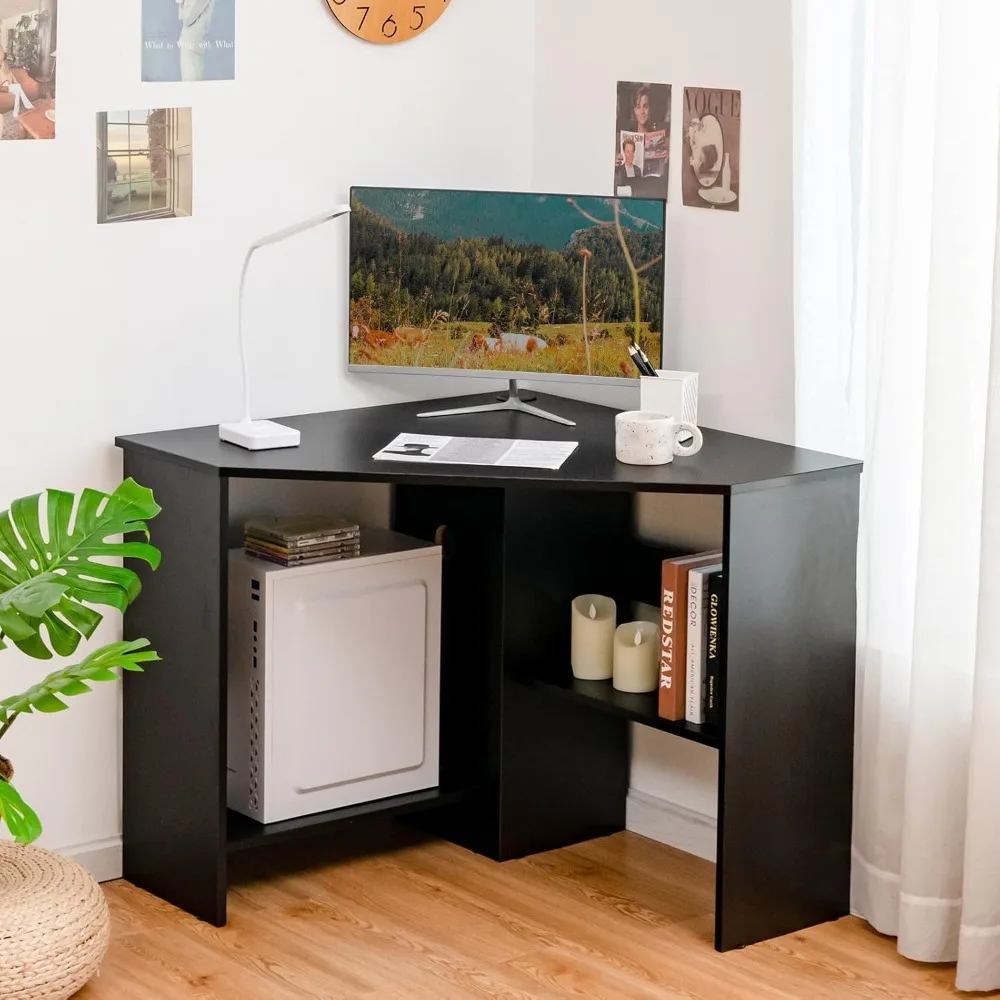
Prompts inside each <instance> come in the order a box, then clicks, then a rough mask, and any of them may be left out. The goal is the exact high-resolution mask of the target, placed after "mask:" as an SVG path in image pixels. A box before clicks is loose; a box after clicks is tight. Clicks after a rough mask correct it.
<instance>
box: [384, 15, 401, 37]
mask: <svg viewBox="0 0 1000 1000" xmlns="http://www.w3.org/2000/svg"><path fill="white" fill-rule="evenodd" d="M390 24H391V25H392V31H386V28H388V27H389V25H390ZM397 29H398V26H397V24H396V19H395V18H394V17H393V16H392V14H390V15H389V16H388V17H387V18H386V19H385V20H384V21H383V22H382V34H383V35H385V37H386V38H392V37H393V36H394V35H395V34H396V31H397Z"/></svg>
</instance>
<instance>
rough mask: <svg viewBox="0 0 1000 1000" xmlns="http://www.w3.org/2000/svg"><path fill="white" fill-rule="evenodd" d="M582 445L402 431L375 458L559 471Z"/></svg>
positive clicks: (394, 460) (569, 442) (385, 460)
mask: <svg viewBox="0 0 1000 1000" xmlns="http://www.w3.org/2000/svg"><path fill="white" fill-rule="evenodd" d="M578 447H579V442H577V441H525V440H515V439H513V438H466V437H440V436H439V435H436V434H398V435H397V436H396V437H395V438H393V440H392V441H390V442H389V444H387V445H386V446H385V447H384V448H383V449H382V450H381V451H379V452H376V453H375V454H374V455H373V456H372V458H373V459H375V461H383V462H432V463H435V464H440V465H489V466H503V467H506V468H518V469H550V470H552V471H556V470H557V469H560V468H562V465H563V462H565V461H566V459H567V458H569V456H570V455H572V454H573V452H574V451H576V449H577V448H578Z"/></svg>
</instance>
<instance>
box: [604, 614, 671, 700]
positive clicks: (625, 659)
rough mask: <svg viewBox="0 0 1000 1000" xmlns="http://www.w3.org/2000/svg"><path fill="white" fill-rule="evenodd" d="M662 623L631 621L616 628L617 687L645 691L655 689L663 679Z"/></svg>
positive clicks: (615, 678)
mask: <svg viewBox="0 0 1000 1000" xmlns="http://www.w3.org/2000/svg"><path fill="white" fill-rule="evenodd" d="M659 639H660V626H659V625H657V624H654V623H653V622H629V623H628V624H627V625H620V626H619V627H618V629H617V630H616V631H615V654H614V681H613V684H614V687H615V688H616V689H617V690H618V691H628V692H631V693H633V694H642V693H645V692H647V691H655V690H656V688H657V684H658V682H659V679H660V678H659V659H658V653H659Z"/></svg>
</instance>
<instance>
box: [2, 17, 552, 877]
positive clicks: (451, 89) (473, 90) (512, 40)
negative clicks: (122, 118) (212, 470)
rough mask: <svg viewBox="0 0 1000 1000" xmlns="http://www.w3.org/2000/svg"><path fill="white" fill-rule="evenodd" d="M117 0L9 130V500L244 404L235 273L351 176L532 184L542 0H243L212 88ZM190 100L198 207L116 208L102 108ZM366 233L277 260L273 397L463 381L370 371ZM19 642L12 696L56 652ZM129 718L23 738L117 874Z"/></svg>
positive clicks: (272, 287)
mask: <svg viewBox="0 0 1000 1000" xmlns="http://www.w3.org/2000/svg"><path fill="white" fill-rule="evenodd" d="M105 6H106V9H105V11H104V16H102V17H101V18H100V19H99V20H95V19H94V16H93V11H92V10H91V8H90V7H89V6H88V5H87V4H78V3H71V2H66V3H64V4H63V5H62V9H61V10H60V12H59V13H60V18H59V32H60V37H59V93H58V103H59V120H58V138H57V139H56V140H55V141H54V142H51V143H40V142H34V143H32V142H21V143H15V142H8V143H3V144H0V171H2V176H3V180H4V214H3V226H2V229H0V238H2V240H3V244H4V250H3V267H2V269H0V287H2V290H3V299H4V316H3V323H4V328H3V329H4V337H3V364H2V370H3V379H4V403H5V408H4V417H5V420H4V434H3V463H2V466H0V507H5V506H6V505H7V502H8V501H9V500H10V499H12V498H13V497H15V496H18V495H21V494H26V493H30V492H35V491H37V490H40V489H42V488H44V487H47V486H60V487H64V488H68V489H74V490H75V489H79V488H81V487H82V486H84V485H87V484H89V485H94V486H97V487H101V488H110V487H111V486H113V485H114V483H115V482H116V480H117V477H118V476H119V475H120V473H121V459H120V455H119V453H118V452H116V450H115V449H114V448H113V447H112V444H111V442H112V439H113V437H114V435H115V434H116V433H121V432H135V431H143V430H151V429H160V428H167V427H175V426H184V425H191V424H199V423H217V422H219V421H220V420H223V419H233V418H236V417H238V416H239V411H240V389H239V384H238V380H237V377H236V372H237V369H236V367H235V366H234V344H235V334H236V330H235V316H236V311H235V306H236V286H237V279H238V276H239V268H240V264H241V262H242V255H243V252H244V250H245V247H246V246H247V244H248V243H249V242H250V241H251V239H252V238H254V237H257V236H259V235H262V234H264V233H267V232H269V231H271V230H273V229H276V228H278V227H280V226H282V225H284V224H287V223H289V222H293V221H297V220H298V219H300V218H303V217H305V216H308V215H310V214H313V213H315V212H317V211H319V210H320V209H322V208H324V207H326V206H328V205H331V204H335V203H337V202H340V201H344V200H346V198H347V194H348V188H349V186H350V185H351V184H352V183H370V184H415V185H421V184H426V185H434V186H446V185H453V186H457V187H478V188H491V187H497V188H505V187H514V188H519V189H526V188H527V187H529V186H530V184H531V175H532V157H531V144H532V138H533V134H532V101H533V97H534V92H533V88H532V67H533V65H534V40H533V36H532V24H533V17H534V0H463V2H459V3H455V4H454V6H453V9H452V10H449V11H448V12H447V14H446V15H445V16H444V17H442V18H441V20H440V21H439V22H438V23H437V25H436V26H435V27H434V28H433V30H431V31H429V32H427V33H426V35H424V36H422V37H421V38H419V39H417V40H415V41H412V42H409V43H407V44H405V45H402V46H396V47H388V48H382V47H378V46H372V45H367V44H365V43H362V42H360V41H357V40H356V39H354V38H353V37H352V36H351V35H349V34H348V33H347V32H345V31H344V30H343V28H341V27H340V26H339V25H338V24H337V23H336V21H335V20H334V19H333V18H332V17H331V16H330V14H329V12H328V11H327V8H326V5H325V4H323V3H322V2H314V0H301V2H296V3H295V4H294V8H295V9H294V13H293V12H292V11H291V10H289V11H288V12H287V13H286V12H285V10H284V7H285V5H274V4H270V5H268V4H263V3H241V4H240V5H239V8H240V9H239V14H238V28H237V44H238V48H237V77H238V80H237V82H235V83H204V84H193V85H185V84H141V83H140V82H139V76H140V73H139V55H140V48H139V11H140V5H139V3H137V2H135V0H110V3H109V4H107V5H105ZM288 6H289V7H291V6H292V5H291V4H288ZM278 8H281V9H280V10H279V9H278ZM187 105H190V106H193V108H194V122H193V127H194V216H193V218H191V219H178V220H166V221H158V222H137V223H128V224H121V225H105V226H100V227H98V226H97V225H96V223H95V219H96V206H95V204H94V190H95V181H94V170H95V152H94V150H95V114H96V112H97V111H106V110H120V109H128V108H146V107H157V106H187ZM346 247H347V229H346V226H345V225H343V224H338V223H333V224H331V225H330V226H327V227H324V228H323V229H322V230H317V231H315V232H312V233H309V234H307V235H305V236H303V237H301V239H300V240H298V241H297V242H294V243H292V242H289V243H285V244H282V245H281V246H278V247H274V248H270V249H269V250H267V251H263V252H262V253H260V254H259V255H258V256H257V257H256V258H255V272H254V273H255V280H254V283H253V289H252V294H251V295H250V301H249V310H248V315H249V317H250V322H249V324H248V329H247V333H248V337H249V338H250V339H251V340H252V342H253V345H254V356H255V363H254V367H253V376H254V382H255V391H254V397H255V401H256V406H257V411H258V415H265V414H266V415H274V414H282V413H290V412H308V411H310V410H323V409H333V408H337V407H343V406H351V405H358V404H362V403H372V402H379V401H383V400H388V399H394V398H402V397H404V396H406V395H412V394H420V395H425V396H431V395H445V394H447V393H448V392H452V393H454V392H455V384H454V382H453V381H450V380H445V379H426V380H413V379H395V380H394V379H393V378H391V377H384V378H382V379H377V378H367V377H366V378H362V377H357V376H352V377H351V378H350V379H348V377H347V373H346V365H345V360H344V359H345V357H346V351H345V349H344V345H345V343H346V336H347V334H346V306H345V302H346V299H345V291H346V287H347V279H346V260H345V256H346ZM265 255H266V257H267V259H265ZM482 388H483V389H487V388H488V384H487V385H483V386H482ZM113 630H114V626H110V627H109V628H108V629H107V630H105V634H104V635H103V637H102V638H104V639H108V638H110V637H111V636H112V635H113ZM3 660H4V662H3V678H4V683H3V686H2V688H0V692H2V693H3V694H4V695H6V694H7V693H12V692H13V691H15V690H18V689H19V687H20V686H26V685H27V684H28V683H31V682H32V681H33V680H35V679H37V678H38V677H40V676H41V675H42V673H43V672H45V671H46V669H47V668H49V667H50V666H51V665H46V664H38V663H34V662H30V661H22V659H21V658H20V657H19V656H18V654H16V653H5V654H4V657H3ZM15 661H16V666H15V665H14V664H15ZM162 669H169V667H167V666H164V667H162ZM118 715H119V712H118V693H117V691H116V690H115V688H114V687H113V686H111V685H107V686H105V687H104V689H103V690H100V691H98V692H97V693H95V694H93V695H90V696H88V697H86V698H80V699H78V700H77V701H76V703H75V704H74V705H73V708H72V711H70V712H66V713H62V714H61V715H58V716H33V717H27V718H23V719H20V720H19V721H18V723H17V725H16V726H15V727H14V728H13V729H12V730H11V732H10V735H9V736H8V737H6V738H5V739H4V745H3V749H4V753H5V754H6V755H7V756H9V757H11V758H12V759H13V761H14V763H15V765H16V767H17V772H18V773H17V779H18V784H19V786H20V787H21V789H22V791H23V793H24V794H25V796H26V797H27V798H28V800H29V801H30V802H32V804H33V805H35V807H36V808H37V809H38V810H39V812H40V813H41V815H42V819H43V821H44V823H45V827H46V834H45V840H44V841H43V842H44V843H46V844H48V845H49V846H54V847H59V848H64V849H69V850H70V851H81V850H82V851H86V850H89V849H98V852H99V853H98V855H96V856H99V858H100V859H101V860H100V864H101V866H102V868H101V870H102V873H104V874H114V872H113V871H109V870H108V865H111V866H113V865H114V864H115V861H114V857H115V850H114V848H115V845H116V843H117V838H118V835H119V830H120V823H119V778H118V773H119V767H118V745H119V719H118ZM178 752H183V748H178ZM151 780H155V777H154V776H151Z"/></svg>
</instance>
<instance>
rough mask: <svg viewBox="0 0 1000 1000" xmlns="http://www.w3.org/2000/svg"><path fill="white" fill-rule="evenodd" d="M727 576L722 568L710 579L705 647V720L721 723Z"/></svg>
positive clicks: (714, 724)
mask: <svg viewBox="0 0 1000 1000" xmlns="http://www.w3.org/2000/svg"><path fill="white" fill-rule="evenodd" d="M725 586H726V584H725V577H724V576H723V573H722V571H721V570H719V571H718V572H716V573H713V574H712V575H711V576H710V577H709V580H708V629H707V631H708V641H707V643H706V648H705V722H706V724H707V725H710V726H717V725H718V724H719V683H720V677H721V671H722V662H723V656H724V651H725V642H724V635H725V632H724V628H723V622H724V617H723V616H724V611H725Z"/></svg>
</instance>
